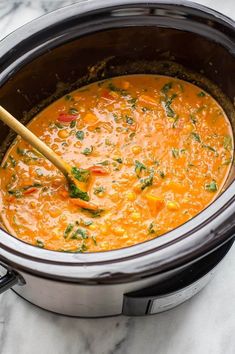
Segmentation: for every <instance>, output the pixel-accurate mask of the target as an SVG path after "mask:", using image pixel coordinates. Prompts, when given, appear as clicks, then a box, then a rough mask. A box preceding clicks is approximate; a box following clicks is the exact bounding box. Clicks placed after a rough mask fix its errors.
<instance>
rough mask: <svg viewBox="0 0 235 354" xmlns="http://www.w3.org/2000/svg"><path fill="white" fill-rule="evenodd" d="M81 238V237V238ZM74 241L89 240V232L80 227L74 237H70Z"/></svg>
mask: <svg viewBox="0 0 235 354" xmlns="http://www.w3.org/2000/svg"><path fill="white" fill-rule="evenodd" d="M79 236H80V237H79ZM70 238H71V239H73V240H77V239H79V238H82V239H84V240H85V239H87V238H88V234H87V230H85V229H81V228H80V227H79V228H78V229H77V230H76V231H75V232H74V233H73V234H72V236H71V237H70Z"/></svg>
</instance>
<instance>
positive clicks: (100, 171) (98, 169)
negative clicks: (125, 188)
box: [88, 166, 109, 175]
mask: <svg viewBox="0 0 235 354" xmlns="http://www.w3.org/2000/svg"><path fill="white" fill-rule="evenodd" d="M88 169H89V170H90V171H91V172H92V173H95V174H97V175H108V174H109V171H108V170H107V169H106V168H104V167H102V166H91V167H89V168H88Z"/></svg>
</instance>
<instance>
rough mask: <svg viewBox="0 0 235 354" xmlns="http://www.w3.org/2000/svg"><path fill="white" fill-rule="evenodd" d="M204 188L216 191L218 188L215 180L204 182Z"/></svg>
mask: <svg viewBox="0 0 235 354" xmlns="http://www.w3.org/2000/svg"><path fill="white" fill-rule="evenodd" d="M205 190H206V191H208V192H216V191H217V190H218V187H217V184H216V181H214V180H213V181H212V182H211V183H207V184H205Z"/></svg>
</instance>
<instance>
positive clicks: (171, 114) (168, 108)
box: [164, 93, 177, 118]
mask: <svg viewBox="0 0 235 354" xmlns="http://www.w3.org/2000/svg"><path fill="white" fill-rule="evenodd" d="M176 97H177V94H176V93H174V94H173V95H172V96H171V97H168V96H167V95H165V101H164V106H165V110H166V114H167V117H170V118H174V117H175V111H174V110H173V108H172V107H171V104H172V102H173V100H174V99H175V98H176Z"/></svg>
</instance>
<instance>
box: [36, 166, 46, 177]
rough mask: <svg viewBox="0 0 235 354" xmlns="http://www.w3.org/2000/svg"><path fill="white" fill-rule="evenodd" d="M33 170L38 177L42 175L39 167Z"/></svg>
mask: <svg viewBox="0 0 235 354" xmlns="http://www.w3.org/2000/svg"><path fill="white" fill-rule="evenodd" d="M35 172H36V174H37V175H38V176H39V177H41V176H43V175H44V173H43V170H42V169H41V168H36V170H35Z"/></svg>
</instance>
